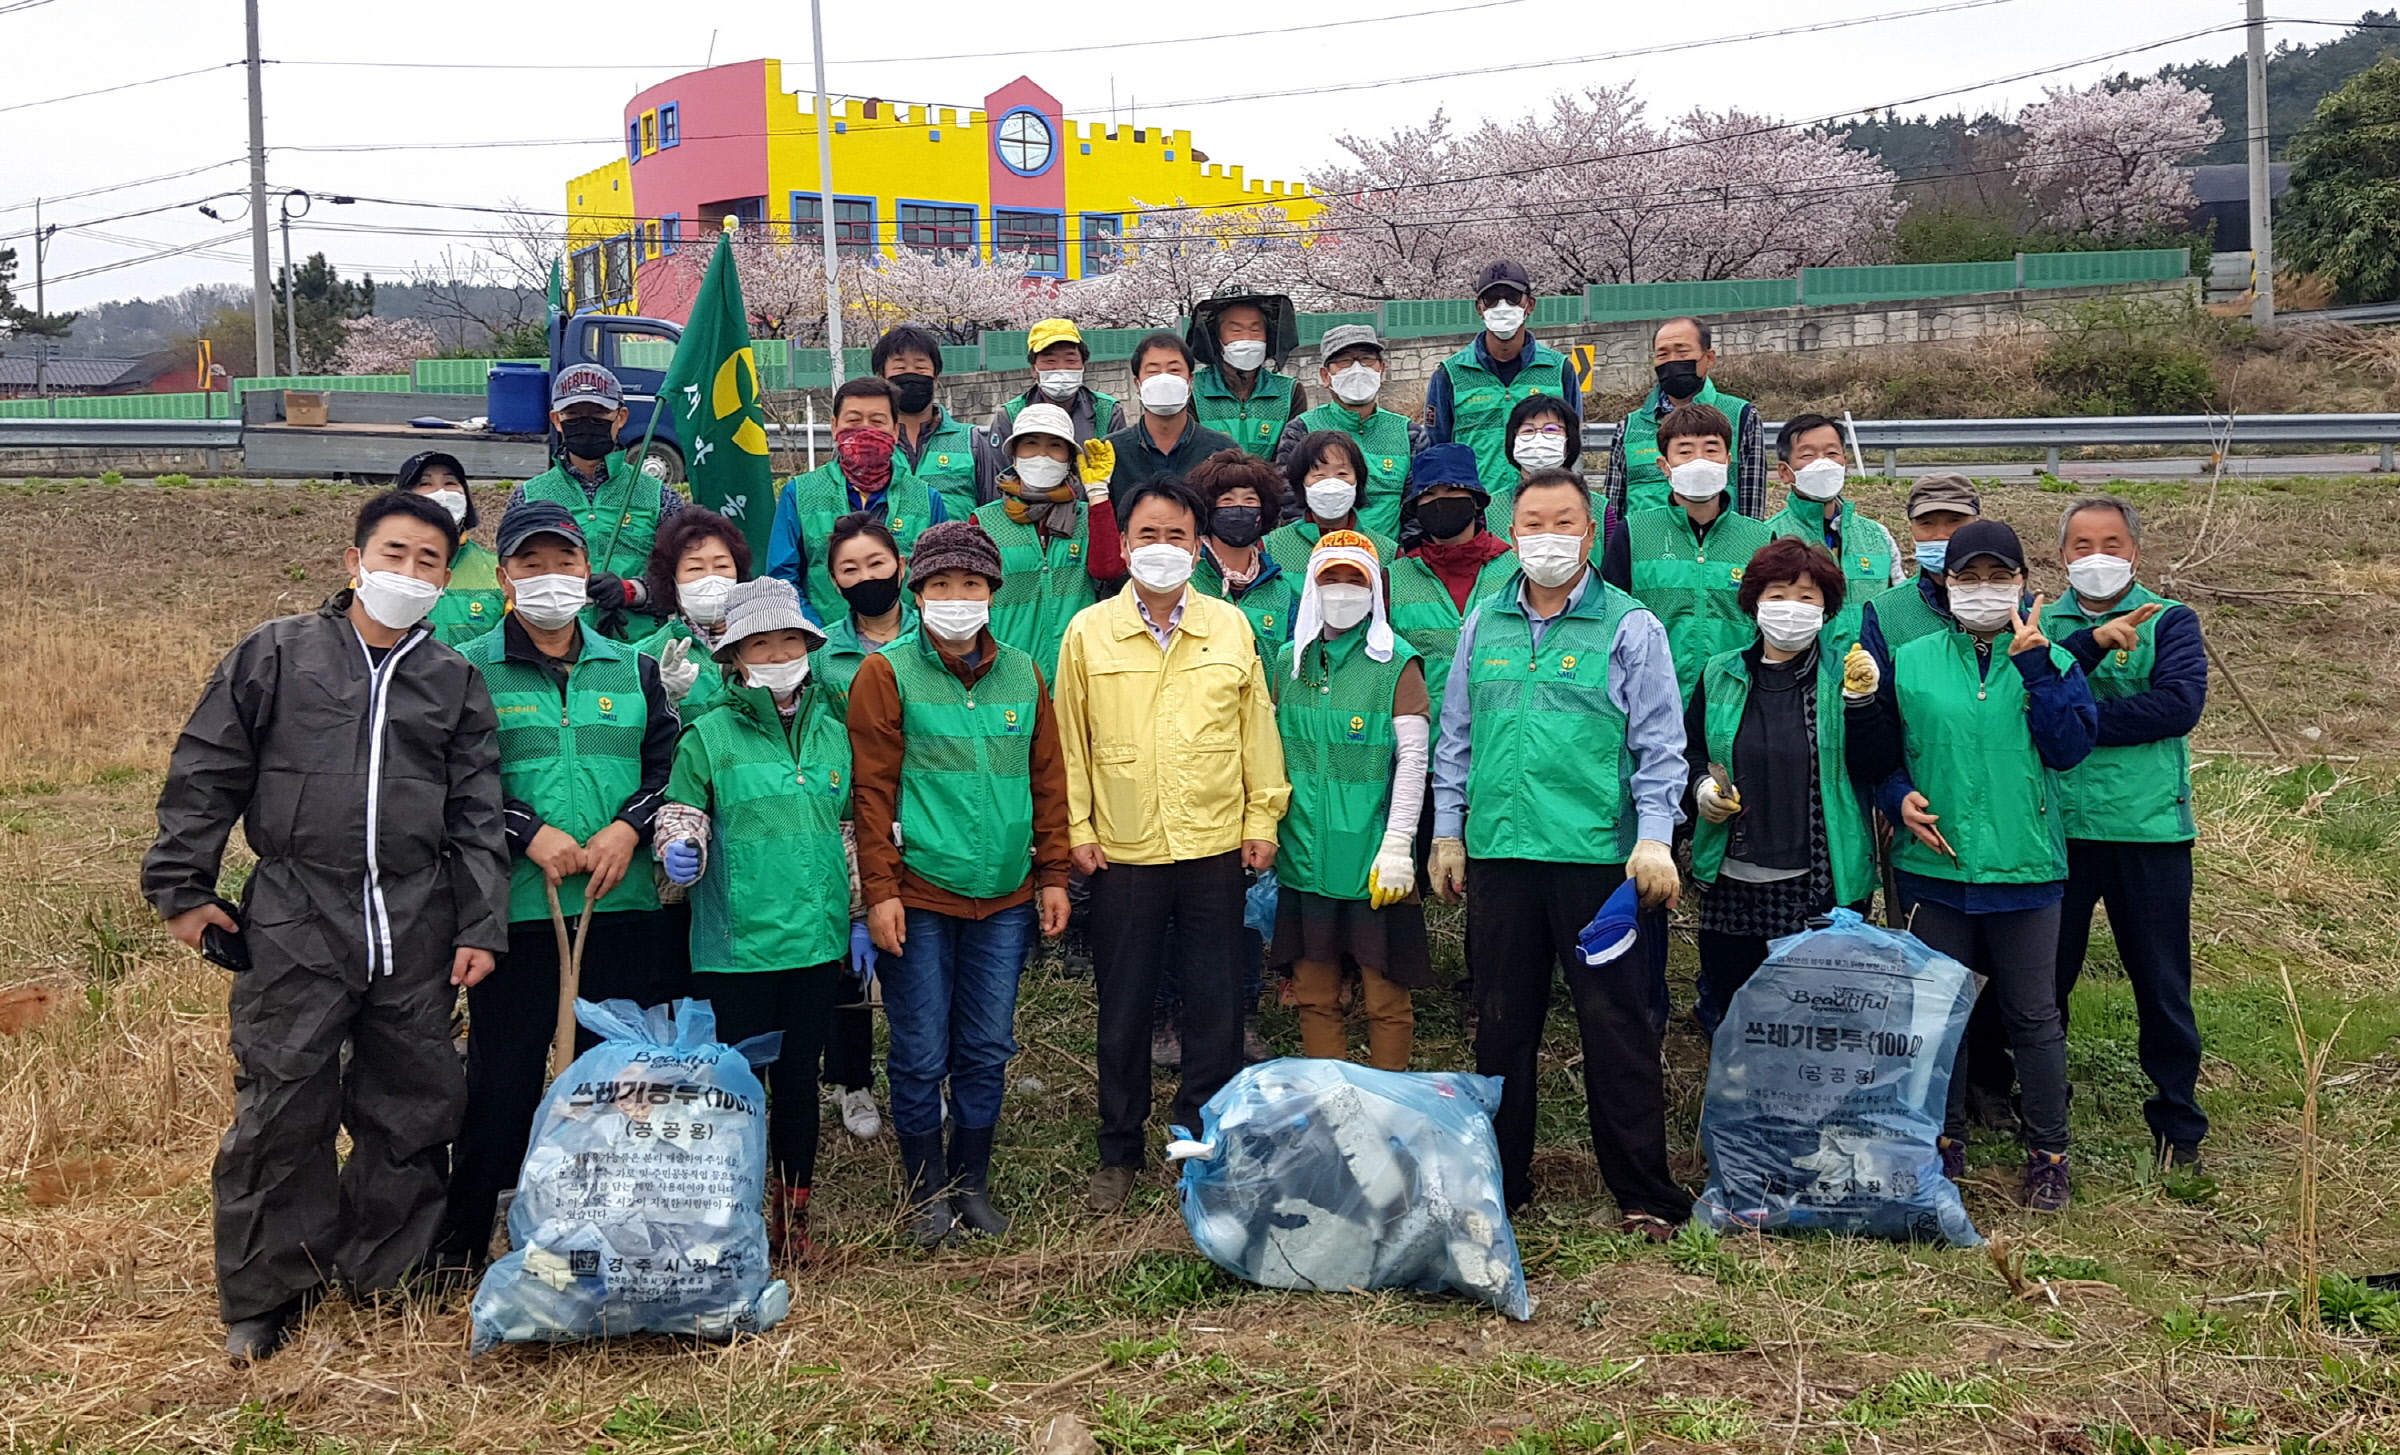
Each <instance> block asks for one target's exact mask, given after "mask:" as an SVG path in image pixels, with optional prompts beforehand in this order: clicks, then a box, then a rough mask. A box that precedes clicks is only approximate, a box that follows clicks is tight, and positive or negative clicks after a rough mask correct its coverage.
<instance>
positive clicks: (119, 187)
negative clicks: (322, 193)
mask: <svg viewBox="0 0 2400 1455" xmlns="http://www.w3.org/2000/svg"><path fill="white" fill-rule="evenodd" d="M243 160H244V159H243V158H241V157H228V158H226V159H225V160H224V161H221V162H205V163H202V164H201V165H200V166H197V167H186V168H184V169H183V170H182V171H180V172H161V173H159V174H158V175H157V176H155V177H141V178H137V179H136V180H134V181H131V182H111V183H109V184H108V185H107V186H104V187H86V188H84V189H83V190H82V191H80V192H59V193H55V194H50V195H45V196H44V197H42V198H41V199H40V200H41V203H42V205H43V206H45V207H47V206H49V205H51V204H53V203H57V202H80V201H82V200H83V199H84V198H86V197H103V196H106V195H107V194H109V193H111V192H129V191H131V190H133V189H134V188H136V187H148V186H151V185H153V184H155V183H159V182H178V181H181V180H182V179H184V178H185V177H197V176H199V175H200V174H201V173H202V172H214V171H218V170H220V169H222V168H225V167H234V166H239V165H241V163H242V161H243ZM33 205H34V204H33V203H32V202H31V201H25V202H12V203H10V204H8V205H7V206H5V207H0V213H8V212H25V211H29V210H30V209H31V208H32V207H33Z"/></svg>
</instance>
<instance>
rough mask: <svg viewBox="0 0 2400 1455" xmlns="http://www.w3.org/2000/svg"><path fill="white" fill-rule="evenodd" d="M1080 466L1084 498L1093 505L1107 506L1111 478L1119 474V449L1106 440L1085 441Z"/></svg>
mask: <svg viewBox="0 0 2400 1455" xmlns="http://www.w3.org/2000/svg"><path fill="white" fill-rule="evenodd" d="M1080 465H1081V468H1080V470H1079V471H1078V473H1079V474H1080V475H1081V476H1082V477H1083V498H1084V499H1085V500H1086V501H1088V502H1090V503H1091V504H1093V505H1106V504H1107V503H1108V480H1109V477H1110V476H1111V475H1114V474H1116V473H1117V447H1116V446H1115V445H1112V444H1110V443H1109V442H1108V441H1106V440H1097V439H1095V440H1085V441H1084V442H1083V459H1082V461H1081V462H1080Z"/></svg>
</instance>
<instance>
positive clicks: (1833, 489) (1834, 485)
mask: <svg viewBox="0 0 2400 1455" xmlns="http://www.w3.org/2000/svg"><path fill="white" fill-rule="evenodd" d="M1848 476H1849V471H1847V470H1845V469H1843V468H1842V462H1841V461H1839V460H1836V459H1832V458H1830V457H1828V458H1826V459H1822V460H1811V461H1809V462H1808V463H1807V464H1805V465H1802V466H1801V467H1800V468H1799V469H1797V470H1794V471H1793V472H1792V492H1793V493H1794V494H1796V495H1798V496H1799V497H1800V498H1801V499H1803V500H1815V501H1826V500H1831V499H1832V498H1833V497H1835V496H1836V495H1839V494H1841V493H1842V485H1843V482H1844V481H1845V480H1846V479H1847V478H1848Z"/></svg>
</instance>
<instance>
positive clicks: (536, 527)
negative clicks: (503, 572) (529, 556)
mask: <svg viewBox="0 0 2400 1455" xmlns="http://www.w3.org/2000/svg"><path fill="white" fill-rule="evenodd" d="M538 535H554V536H558V537H560V538H562V539H563V540H565V541H566V542H567V543H568V544H570V545H572V546H574V547H575V549H577V550H579V551H580V550H584V549H586V547H585V545H584V543H583V527H581V526H579V525H577V524H576V523H575V517H574V516H572V515H570V514H568V513H567V508H566V507H565V506H563V505H561V504H559V503H558V502H557V501H555V500H520V501H518V502H517V503H516V504H514V505H512V506H510V507H509V508H508V514H506V515H503V516H501V517H500V534H499V538H498V539H497V540H496V541H495V542H494V543H493V544H494V545H495V546H496V547H497V548H498V549H499V552H500V555H501V558H502V559H503V560H505V559H507V558H508V557H510V556H513V555H515V554H516V553H517V551H518V549H519V548H520V547H522V546H523V545H524V544H525V542H527V541H529V540H531V539H532V538H533V537H535V536H538Z"/></svg>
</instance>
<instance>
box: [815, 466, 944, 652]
mask: <svg viewBox="0 0 2400 1455" xmlns="http://www.w3.org/2000/svg"><path fill="white" fill-rule="evenodd" d="M783 488H784V489H786V490H791V491H797V492H798V493H797V494H796V495H794V496H793V497H792V509H793V511H794V512H795V513H796V515H797V516H798V519H799V525H800V545H801V549H802V551H803V552H804V553H805V554H806V556H807V559H808V575H807V577H806V578H805V579H804V580H802V581H801V583H800V594H801V595H803V596H805V597H807V598H808V604H809V605H810V606H812V607H815V608H816V612H817V620H819V621H832V620H833V619H834V618H835V617H838V616H840V615H842V614H843V613H844V612H847V611H848V610H849V609H850V607H849V605H848V604H847V603H846V602H844V601H843V600H842V593H841V590H840V589H839V588H838V587H836V586H835V585H834V584H833V527H834V524H835V523H836V522H837V521H839V520H840V519H841V518H842V517H843V516H845V515H848V514H850V513H851V510H850V485H849V482H848V481H846V480H844V479H843V478H842V464H841V461H839V460H827V461H826V462H825V463H824V464H822V465H819V466H817V468H815V469H814V470H811V471H809V472H808V473H807V474H805V475H795V476H793V477H792V478H791V479H789V480H787V481H785V482H784V485H783ZM883 500H884V504H883V523H884V525H885V526H887V527H888V528H890V530H891V532H892V539H894V540H896V541H898V542H899V543H900V554H901V555H903V556H905V555H907V554H908V553H909V552H910V551H912V550H914V549H915V548H916V544H917V534H918V532H920V531H922V530H924V529H925V527H927V526H929V525H931V524H933V488H932V487H931V486H929V485H927V484H926V483H925V482H924V481H923V480H920V479H918V478H917V476H916V475H915V474H914V473H912V472H911V471H910V470H909V468H908V464H907V461H906V460H905V459H904V458H902V457H900V456H898V455H895V456H893V458H892V482H891V488H890V489H889V490H887V491H885V492H884V497H883Z"/></svg>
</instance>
